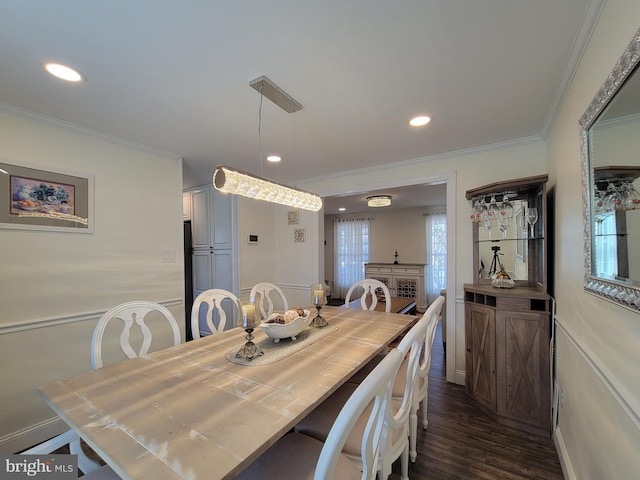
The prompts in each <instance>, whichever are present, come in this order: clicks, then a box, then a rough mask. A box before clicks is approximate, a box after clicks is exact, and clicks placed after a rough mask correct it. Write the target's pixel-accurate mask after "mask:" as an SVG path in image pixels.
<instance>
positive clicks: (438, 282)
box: [425, 210, 447, 304]
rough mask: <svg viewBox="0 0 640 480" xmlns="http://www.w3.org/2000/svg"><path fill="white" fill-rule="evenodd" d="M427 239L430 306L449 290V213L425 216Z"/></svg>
mask: <svg viewBox="0 0 640 480" xmlns="http://www.w3.org/2000/svg"><path fill="white" fill-rule="evenodd" d="M425 218H426V230H427V231H426V234H427V235H426V237H427V300H428V302H429V304H431V302H433V301H434V300H435V299H436V298H438V296H439V295H440V290H443V289H445V288H447V212H446V211H444V210H438V211H433V212H429V213H426V214H425Z"/></svg>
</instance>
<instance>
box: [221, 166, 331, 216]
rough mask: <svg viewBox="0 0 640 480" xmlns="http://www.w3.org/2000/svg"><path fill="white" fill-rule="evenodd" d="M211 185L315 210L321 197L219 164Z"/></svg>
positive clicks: (238, 193) (254, 197) (258, 198)
mask: <svg viewBox="0 0 640 480" xmlns="http://www.w3.org/2000/svg"><path fill="white" fill-rule="evenodd" d="M213 186H214V187H215V188H217V189H218V190H220V191H221V192H225V193H233V194H235V195H242V196H243V197H247V198H253V199H256V200H265V201H267V202H272V203H277V204H280V205H287V206H289V207H295V208H301V209H303V210H311V211H312V212H317V211H318V210H320V209H321V208H322V199H321V198H320V197H319V196H318V195H316V194H314V193H310V192H305V191H304V190H298V189H297V188H292V187H287V186H285V185H281V184H279V183H275V182H272V181H271V180H267V179H264V178H261V177H257V176H254V175H251V174H250V173H246V172H241V171H239V170H235V169H233V168H230V167H227V166H226V165H220V166H218V167H217V168H216V171H215V172H214V173H213Z"/></svg>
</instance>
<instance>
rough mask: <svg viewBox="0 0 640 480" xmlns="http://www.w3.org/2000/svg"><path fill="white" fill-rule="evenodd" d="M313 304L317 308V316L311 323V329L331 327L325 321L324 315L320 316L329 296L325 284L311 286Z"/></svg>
mask: <svg viewBox="0 0 640 480" xmlns="http://www.w3.org/2000/svg"><path fill="white" fill-rule="evenodd" d="M311 303H312V304H313V306H314V307H316V316H315V317H314V318H313V320H311V323H309V326H310V327H318V328H322V327H326V326H327V325H329V324H328V323H327V321H326V320H325V319H324V317H323V316H322V315H320V310H321V309H322V306H323V305H325V304H326V303H327V296H326V291H325V287H324V284H322V283H318V284H314V285H311Z"/></svg>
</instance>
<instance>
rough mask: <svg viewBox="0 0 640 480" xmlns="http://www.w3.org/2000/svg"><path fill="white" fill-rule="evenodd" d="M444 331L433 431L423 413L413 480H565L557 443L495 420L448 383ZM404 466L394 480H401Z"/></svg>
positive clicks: (434, 370) (432, 394) (433, 379)
mask: <svg viewBox="0 0 640 480" xmlns="http://www.w3.org/2000/svg"><path fill="white" fill-rule="evenodd" d="M445 378H446V374H445V356H444V348H443V345H442V337H441V326H440V325H438V331H437V334H436V339H435V341H434V345H433V353H432V360H431V370H430V372H429V400H428V404H429V408H428V418H429V428H428V429H427V430H423V429H422V416H421V415H422V412H418V417H419V418H418V440H417V442H418V446H417V450H418V458H417V459H416V463H413V464H411V465H410V467H409V478H410V479H411V480H423V479H429V480H441V479H442V480H448V479H465V480H470V479H487V480H497V479H501V480H502V479H506V480H509V479H514V480H515V479H541V480H556V479H558V480H562V479H563V478H564V477H563V475H562V468H561V467H560V462H559V460H558V454H557V452H556V449H555V445H554V443H553V440H551V439H550V438H549V439H547V438H543V437H539V436H537V435H532V434H529V433H526V432H521V431H520V430H516V429H513V428H509V427H506V426H503V425H499V424H498V423H496V422H494V421H493V420H491V419H490V418H489V417H487V416H486V415H485V414H484V413H482V412H481V411H480V410H479V409H478V408H476V407H475V405H474V404H473V403H472V402H471V400H469V399H468V398H467V396H466V395H465V393H464V387H463V386H461V385H455V384H452V383H447V382H446V380H445ZM399 467H400V465H399V462H396V463H395V464H394V468H393V471H394V473H393V475H392V476H391V478H392V479H393V480H398V479H399V478H400V475H398V474H399V472H400V468H399Z"/></svg>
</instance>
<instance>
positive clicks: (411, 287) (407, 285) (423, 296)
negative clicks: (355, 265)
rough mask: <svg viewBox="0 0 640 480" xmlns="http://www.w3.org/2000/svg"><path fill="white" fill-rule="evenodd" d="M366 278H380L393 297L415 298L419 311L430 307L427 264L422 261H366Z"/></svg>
mask: <svg viewBox="0 0 640 480" xmlns="http://www.w3.org/2000/svg"><path fill="white" fill-rule="evenodd" d="M364 275H365V277H366V278H375V279H376V280H380V281H381V282H382V283H384V284H385V285H386V286H387V287H389V291H390V292H391V295H392V296H393V297H402V298H415V299H416V307H417V310H418V311H419V312H424V311H425V310H426V309H427V307H428V302H427V293H426V290H425V288H426V265H424V264H421V263H404V264H402V263H365V265H364Z"/></svg>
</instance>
